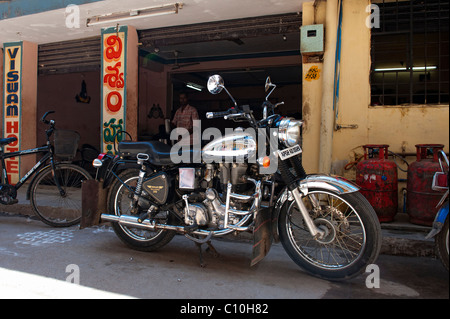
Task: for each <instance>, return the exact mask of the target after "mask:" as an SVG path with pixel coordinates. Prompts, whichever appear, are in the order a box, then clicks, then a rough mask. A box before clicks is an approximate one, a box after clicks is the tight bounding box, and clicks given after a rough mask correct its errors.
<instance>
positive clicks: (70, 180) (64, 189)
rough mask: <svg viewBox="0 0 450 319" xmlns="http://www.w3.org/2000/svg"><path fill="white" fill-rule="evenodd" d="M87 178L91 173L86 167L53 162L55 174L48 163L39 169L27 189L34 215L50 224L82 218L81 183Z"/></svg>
mask: <svg viewBox="0 0 450 319" xmlns="http://www.w3.org/2000/svg"><path fill="white" fill-rule="evenodd" d="M89 179H92V177H91V175H90V174H89V173H88V172H87V171H86V170H84V169H83V168H81V167H79V166H76V165H72V164H56V167H55V175H54V176H53V170H52V168H51V167H50V166H49V167H47V168H45V169H44V170H42V171H41V172H39V173H38V175H36V177H35V179H34V180H33V182H32V185H31V193H30V202H31V206H32V207H33V210H34V211H35V213H36V215H37V216H38V217H39V218H40V219H41V220H42V221H43V222H44V223H46V224H47V225H50V226H53V227H68V226H72V225H75V224H78V223H79V222H80V220H81V185H82V183H83V181H85V180H89ZM55 181H57V182H58V184H59V186H60V187H61V189H59V188H58V186H57V185H56V182H55Z"/></svg>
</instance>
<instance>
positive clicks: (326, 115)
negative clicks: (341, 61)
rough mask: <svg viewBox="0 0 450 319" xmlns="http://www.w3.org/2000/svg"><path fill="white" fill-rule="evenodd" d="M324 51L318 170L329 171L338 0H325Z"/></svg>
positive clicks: (332, 127) (331, 143)
mask: <svg viewBox="0 0 450 319" xmlns="http://www.w3.org/2000/svg"><path fill="white" fill-rule="evenodd" d="M326 4H327V7H326V18H325V53H324V56H323V72H322V79H323V80H322V85H323V87H322V108H321V110H322V115H321V123H320V153H319V172H320V173H326V174H328V173H330V171H331V159H332V152H333V131H334V110H333V100H334V71H335V54H336V39H337V27H338V0H327V3H326Z"/></svg>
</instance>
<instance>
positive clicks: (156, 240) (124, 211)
mask: <svg viewBox="0 0 450 319" xmlns="http://www.w3.org/2000/svg"><path fill="white" fill-rule="evenodd" d="M138 178H139V170H127V171H125V172H124V173H122V174H121V175H119V179H116V180H115V182H114V183H113V185H112V186H111V190H110V192H109V194H108V201H107V203H108V207H107V209H108V212H110V213H113V214H114V215H117V216H120V215H133V214H132V213H131V202H132V198H133V196H134V191H135V189H136V185H137V181H138ZM121 181H123V183H122V182H121ZM140 213H142V212H140ZM169 219H170V216H168V215H166V213H160V214H158V215H157V216H155V220H158V222H159V223H168V220H169ZM112 227H113V230H114V232H115V233H116V235H117V237H119V238H120V239H121V240H122V241H123V242H124V243H125V244H126V245H128V246H129V247H131V248H133V249H135V250H140V251H154V250H157V249H159V248H161V247H163V246H165V245H167V244H168V243H169V242H170V241H171V240H172V239H173V237H174V236H175V232H174V231H169V230H156V231H150V230H145V229H140V228H134V227H129V226H122V225H120V224H119V223H112Z"/></svg>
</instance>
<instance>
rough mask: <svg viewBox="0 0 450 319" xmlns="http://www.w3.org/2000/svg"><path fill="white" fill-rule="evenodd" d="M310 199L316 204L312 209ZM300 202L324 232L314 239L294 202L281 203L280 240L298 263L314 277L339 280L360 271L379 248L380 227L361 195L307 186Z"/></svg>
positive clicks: (357, 273) (374, 214)
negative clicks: (306, 191) (338, 192)
mask: <svg viewBox="0 0 450 319" xmlns="http://www.w3.org/2000/svg"><path fill="white" fill-rule="evenodd" d="M313 200H314V201H315V202H316V203H318V204H319V208H316V209H315V210H314V209H313V207H314V206H313V204H312V203H313ZM303 202H304V203H305V206H306V207H307V209H308V211H309V212H310V215H311V217H312V218H313V221H314V223H315V224H316V226H317V227H318V228H319V229H321V230H323V231H324V232H325V235H324V237H323V238H321V239H314V238H313V237H312V236H311V234H310V232H309V231H308V228H307V227H306V224H305V223H304V221H303V217H302V215H301V213H300V211H299V209H298V208H297V204H296V202H295V201H287V202H286V203H285V204H284V206H283V207H282V209H281V213H280V218H279V224H278V225H279V226H278V227H279V234H280V240H281V243H282V245H283V247H284V248H285V250H286V252H287V254H288V255H289V256H290V257H291V259H292V260H293V261H294V262H295V263H296V264H297V265H298V266H300V267H301V268H302V269H304V270H306V271H307V272H309V273H310V274H312V275H314V276H316V277H319V278H323V279H327V280H332V281H340V280H346V279H350V278H352V277H355V276H357V275H359V274H361V273H362V272H363V271H365V270H366V267H367V266H368V265H369V264H372V263H374V262H375V260H376V258H377V257H378V254H379V251H380V248H381V228H380V224H379V221H378V218H377V216H376V213H375V211H374V210H373V208H372V206H371V205H370V204H369V202H368V201H367V200H366V199H365V198H364V196H363V195H361V194H360V193H350V194H345V195H340V194H336V193H333V192H330V191H326V190H320V189H316V190H310V192H309V194H308V195H307V196H305V197H304V198H303Z"/></svg>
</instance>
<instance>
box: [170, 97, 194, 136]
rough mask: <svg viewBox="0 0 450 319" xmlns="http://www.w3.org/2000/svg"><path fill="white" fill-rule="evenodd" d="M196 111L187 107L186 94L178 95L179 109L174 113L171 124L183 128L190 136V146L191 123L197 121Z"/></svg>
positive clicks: (189, 106) (191, 107)
mask: <svg viewBox="0 0 450 319" xmlns="http://www.w3.org/2000/svg"><path fill="white" fill-rule="evenodd" d="M198 119H199V117H198V112H197V109H196V108H195V107H193V106H191V105H189V100H188V96H187V94H186V93H181V94H180V108H179V109H178V110H177V112H176V113H175V115H174V117H173V120H172V124H173V125H175V127H177V128H185V129H186V130H188V132H189V135H190V144H191V145H192V132H193V127H194V126H193V121H194V120H198Z"/></svg>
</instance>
